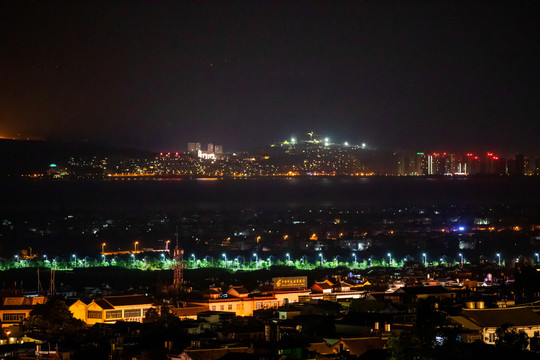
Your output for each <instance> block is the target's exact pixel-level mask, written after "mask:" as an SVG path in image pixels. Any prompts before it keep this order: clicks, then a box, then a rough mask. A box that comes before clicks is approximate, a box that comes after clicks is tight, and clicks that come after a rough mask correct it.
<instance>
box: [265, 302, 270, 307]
mask: <svg viewBox="0 0 540 360" xmlns="http://www.w3.org/2000/svg"><path fill="white" fill-rule="evenodd" d="M269 307H270V301H265V302H264V308H265V309H267V308H269Z"/></svg>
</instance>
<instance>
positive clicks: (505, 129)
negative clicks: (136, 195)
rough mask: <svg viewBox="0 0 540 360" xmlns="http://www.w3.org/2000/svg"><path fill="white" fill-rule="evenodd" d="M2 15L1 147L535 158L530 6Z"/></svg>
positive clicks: (85, 10) (105, 8) (61, 7)
mask: <svg viewBox="0 0 540 360" xmlns="http://www.w3.org/2000/svg"><path fill="white" fill-rule="evenodd" d="M531 5H532V4H531ZM0 9H1V10H2V11H0V14H1V15H0V17H1V18H2V24H3V25H2V26H3V28H2V31H1V32H0V39H1V42H2V43H3V44H4V45H5V49H4V51H3V53H4V54H5V55H6V56H3V57H1V58H0V78H1V79H2V84H3V88H4V92H3V93H2V95H1V97H0V136H2V137H18V138H34V139H47V140H68V141H80V140H83V141H84V140H88V141H89V142H100V143H105V144H114V145H120V146H125V147H135V148H142V149H147V150H152V151H159V150H160V148H162V147H163V146H165V147H172V146H174V145H175V144H184V143H187V142H189V141H192V139H194V138H199V139H207V140H205V141H208V142H212V143H220V144H223V146H224V147H225V148H228V149H238V150H249V149H251V148H253V147H254V146H256V144H259V143H270V142H272V141H275V140H274V139H283V138H287V137H289V136H290V134H296V135H297V136H298V135H299V134H301V132H302V131H303V130H304V129H318V130H319V131H321V132H323V133H326V134H328V136H329V137H330V138H331V139H343V141H348V142H350V143H362V142H367V143H369V144H370V145H371V146H373V147H376V148H398V149H402V150H417V149H434V150H435V149H446V150H447V151H453V152H457V151H474V152H485V151H491V150H494V149H496V150H497V151H499V152H502V153H507V154H511V153H516V152H525V153H537V152H538V149H539V143H538V140H537V137H536V134H538V132H539V131H540V122H538V118H539V116H538V115H539V114H540V111H539V110H540V109H539V107H540V105H539V103H538V101H537V94H538V83H540V82H539V81H538V80H539V70H538V66H537V60H538V56H539V48H538V46H537V45H538V43H539V41H538V40H539V39H538V32H537V31H535V28H536V24H537V23H538V21H537V20H538V19H537V16H536V15H535V14H537V12H536V11H534V8H532V6H531V7H530V5H529V3H520V4H519V6H516V5H515V4H509V3H508V4H507V3H497V4H493V3H489V4H488V3H466V4H465V3H464V4H448V3H443V2H437V3H429V4H424V3H401V4H384V3H373V4H367V3H347V4H337V3H309V4H306V3H303V4H300V3H279V2H278V3H215V2H211V3H204V4H203V3H193V2H183V3H173V4H165V3H143V2H136V3H130V4H127V3H103V4H95V3H90V2H88V3H85V2H79V3H67V2H66V3H62V2H60V3H30V2H24V1H23V2H11V3H3V4H2V5H1V8H0ZM19 134H20V135H19Z"/></svg>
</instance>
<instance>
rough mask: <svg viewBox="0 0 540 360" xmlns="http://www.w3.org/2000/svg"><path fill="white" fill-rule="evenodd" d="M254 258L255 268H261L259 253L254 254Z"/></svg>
mask: <svg viewBox="0 0 540 360" xmlns="http://www.w3.org/2000/svg"><path fill="white" fill-rule="evenodd" d="M253 256H254V257H255V266H256V267H257V266H259V255H257V253H253Z"/></svg>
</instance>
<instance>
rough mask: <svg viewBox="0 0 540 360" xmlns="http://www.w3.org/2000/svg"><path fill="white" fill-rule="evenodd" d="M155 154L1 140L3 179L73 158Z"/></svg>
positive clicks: (98, 146) (85, 145) (82, 144)
mask: <svg viewBox="0 0 540 360" xmlns="http://www.w3.org/2000/svg"><path fill="white" fill-rule="evenodd" d="M151 154H153V153H152V152H149V151H144V150H138V149H125V148H117V147H113V146H107V145H102V144H95V143H88V142H61V141H41V140H10V139H0V161H1V162H0V176H2V177H5V176H18V175H21V174H26V173H30V172H34V171H44V170H46V169H47V168H49V165H50V164H52V163H59V164H65V163H67V161H68V159H69V158H70V157H71V156H75V157H89V156H107V157H113V156H125V157H131V156H144V155H151Z"/></svg>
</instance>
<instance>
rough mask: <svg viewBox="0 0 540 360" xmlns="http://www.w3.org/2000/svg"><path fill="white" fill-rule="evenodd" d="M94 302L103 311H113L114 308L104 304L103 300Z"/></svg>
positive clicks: (106, 303)
mask: <svg viewBox="0 0 540 360" xmlns="http://www.w3.org/2000/svg"><path fill="white" fill-rule="evenodd" d="M94 302H95V303H96V304H97V305H98V306H99V307H100V308H102V309H103V310H111V309H114V307H113V306H112V305H111V304H109V303H108V302H106V301H105V300H94Z"/></svg>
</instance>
